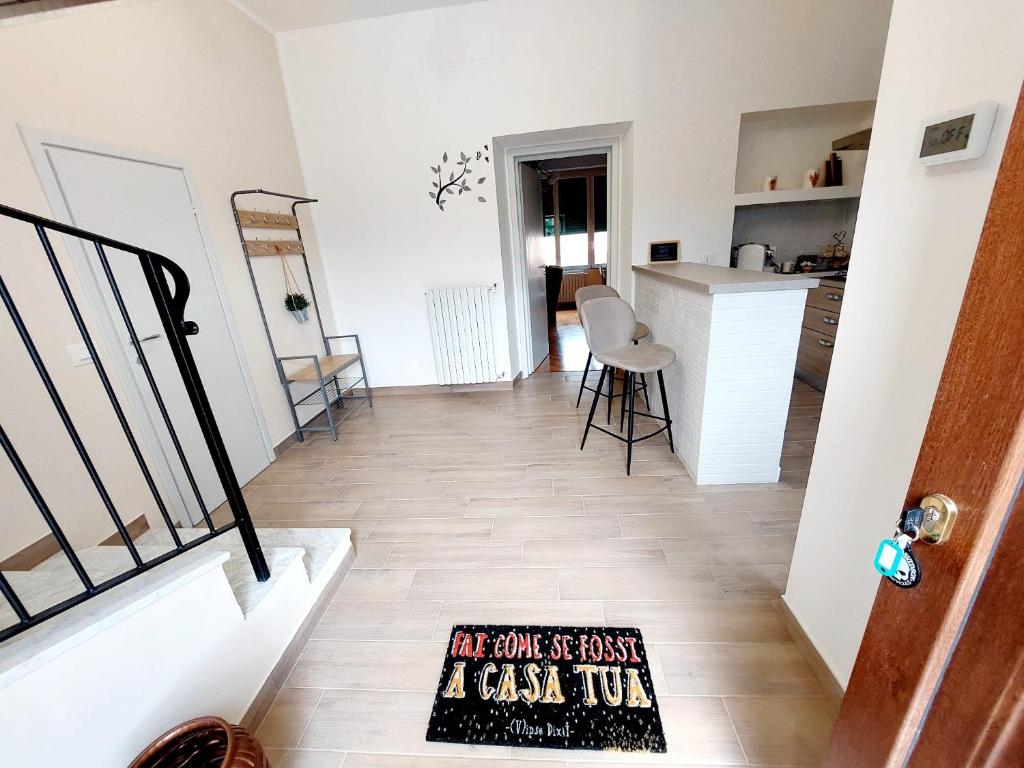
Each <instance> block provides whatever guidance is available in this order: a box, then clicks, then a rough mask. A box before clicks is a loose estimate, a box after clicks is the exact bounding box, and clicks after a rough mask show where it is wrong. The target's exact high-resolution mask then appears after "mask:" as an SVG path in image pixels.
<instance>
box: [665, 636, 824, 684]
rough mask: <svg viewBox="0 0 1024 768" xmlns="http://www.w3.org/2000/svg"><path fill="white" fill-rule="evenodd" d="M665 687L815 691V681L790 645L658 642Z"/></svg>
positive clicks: (792, 644)
mask: <svg viewBox="0 0 1024 768" xmlns="http://www.w3.org/2000/svg"><path fill="white" fill-rule="evenodd" d="M656 649H657V653H658V659H659V661H660V662H661V669H662V672H663V674H664V675H665V682H666V683H667V684H668V692H669V693H670V694H672V695H679V696H766V695H774V696H793V695H801V696H820V695H823V694H824V691H823V690H822V688H821V683H819V682H818V679H817V678H816V677H815V676H814V672H813V671H811V668H810V667H809V666H808V665H807V662H806V661H804V659H803V657H802V656H801V655H800V652H799V651H798V650H797V648H796V645H795V644H794V643H793V642H792V641H788V642H774V643H768V642H759V643H726V642H714V643H658V644H656Z"/></svg>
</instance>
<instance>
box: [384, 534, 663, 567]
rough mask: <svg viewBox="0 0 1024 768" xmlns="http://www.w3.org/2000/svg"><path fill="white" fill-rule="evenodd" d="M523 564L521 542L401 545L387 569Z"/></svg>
mask: <svg viewBox="0 0 1024 768" xmlns="http://www.w3.org/2000/svg"><path fill="white" fill-rule="evenodd" d="M659 552H660V548H659ZM522 562H523V545H522V543H520V542H518V541H431V542H418V541H416V542H414V541H400V542H398V543H397V544H395V546H394V548H393V549H392V550H391V554H390V555H389V556H388V561H387V565H388V567H389V568H517V567H519V566H520V565H522Z"/></svg>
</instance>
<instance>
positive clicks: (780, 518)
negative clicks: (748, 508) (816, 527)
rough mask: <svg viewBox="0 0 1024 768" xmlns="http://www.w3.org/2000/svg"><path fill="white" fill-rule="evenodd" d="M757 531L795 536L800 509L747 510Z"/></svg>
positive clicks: (798, 523) (798, 524)
mask: <svg viewBox="0 0 1024 768" xmlns="http://www.w3.org/2000/svg"><path fill="white" fill-rule="evenodd" d="M747 516H748V517H749V518H750V519H751V520H753V521H754V525H755V526H756V527H757V530H758V532H759V533H765V534H780V535H786V534H788V535H792V536H795V535H796V532H797V528H798V527H799V526H800V511H799V510H796V511H792V510H782V511H772V512H747Z"/></svg>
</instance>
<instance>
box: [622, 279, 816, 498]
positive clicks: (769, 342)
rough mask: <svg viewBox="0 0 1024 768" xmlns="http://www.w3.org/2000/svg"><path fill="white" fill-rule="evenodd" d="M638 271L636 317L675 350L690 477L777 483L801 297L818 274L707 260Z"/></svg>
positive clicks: (672, 400) (679, 420)
mask: <svg viewBox="0 0 1024 768" xmlns="http://www.w3.org/2000/svg"><path fill="white" fill-rule="evenodd" d="M633 272H634V275H635V294H636V295H635V302H634V306H635V309H636V315H637V319H638V320H642V321H643V322H645V323H647V324H648V325H649V326H650V327H651V338H650V341H652V342H655V343H658V344H665V345H666V346H669V347H671V348H672V349H673V350H675V353H676V361H675V363H673V364H672V366H671V367H670V368H668V369H667V370H666V371H665V389H666V391H667V395H668V403H669V408H670V409H671V412H672V419H673V422H674V423H673V428H672V435H673V438H674V440H675V446H676V453H677V455H678V456H679V458H680V460H681V461H682V462H683V464H685V465H686V468H687V470H688V471H689V473H690V475H691V476H692V477H693V479H694V480H695V481H696V482H697V483H698V484H699V485H713V484H720V483H768V482H775V481H777V480H778V479H779V461H780V459H781V457H782V441H783V438H784V435H785V431H786V418H787V415H788V412H789V400H790V394H791V392H792V389H793V372H794V370H795V368H796V353H797V346H798V344H799V341H800V327H801V324H802V322H803V315H804V303H805V301H806V299H807V290H808V289H809V288H814V287H815V286H817V284H818V281H817V280H816V279H809V278H804V277H789V276H786V277H783V276H781V275H774V274H768V273H761V272H750V271H746V270H738V269H729V268H726V267H716V266H711V265H706V264H671V265H658V266H654V265H637V266H634V267H633ZM648 383H649V384H650V385H651V387H652V389H657V381H656V379H655V377H653V376H650V377H648ZM656 397H657V398H660V395H656V393H654V392H652V393H651V403H652V405H653V404H654V403H656V402H658V400H656Z"/></svg>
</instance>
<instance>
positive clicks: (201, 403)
mask: <svg viewBox="0 0 1024 768" xmlns="http://www.w3.org/2000/svg"><path fill="white" fill-rule="evenodd" d="M0 217H4V218H7V219H13V220H17V221H21V222H25V223H26V224H29V225H31V226H32V227H34V228H35V232H36V235H37V237H38V238H39V242H40V244H41V245H42V249H43V252H44V253H45V254H46V258H47V260H48V261H49V264H50V267H51V269H52V270H53V274H54V277H55V278H56V280H57V284H58V286H59V287H60V290H61V293H62V295H63V297H64V300H65V302H66V303H67V306H68V310H69V311H70V313H71V316H72V318H73V319H74V322H75V325H76V327H77V328H78V332H79V334H80V335H81V337H82V341H83V342H84V343H85V346H86V348H87V350H88V351H89V354H90V356H91V357H92V361H93V363H94V365H95V369H96V375H97V376H98V377H99V380H100V384H101V385H102V387H103V390H104V392H105V393H106V395H107V398H108V399H109V400H110V405H111V408H112V409H113V412H114V416H115V418H116V419H117V422H118V424H119V425H120V428H121V431H122V432H123V433H124V436H125V439H126V440H127V442H128V446H129V448H130V449H131V452H132V455H133V456H134V458H135V462H136V463H137V464H138V468H139V471H140V472H141V473H142V476H143V478H144V479H145V482H146V485H147V487H148V488H149V491H150V493H151V494H152V496H153V500H154V502H155V504H156V507H157V509H158V511H159V513H160V516H161V518H162V519H163V521H164V524H165V525H166V527H167V530H168V532H169V533H170V536H171V540H172V541H173V547H172V549H171V550H170V551H168V552H166V553H164V554H161V555H159V556H157V557H154V558H152V559H150V560H143V559H142V557H141V556H140V555H139V552H138V549H137V547H136V546H135V543H134V542H133V541H132V538H131V536H130V535H129V533H128V530H127V528H126V526H125V523H124V520H123V519H122V517H121V515H120V514H119V513H118V511H117V508H116V506H115V505H114V502H113V499H112V498H111V496H110V494H109V492H108V491H107V488H106V486H105V484H104V482H103V479H102V477H100V473H99V471H98V469H97V467H96V465H95V464H94V463H93V460H92V459H91V458H90V456H89V452H88V451H87V450H86V447H85V443H84V442H83V440H82V437H81V435H80V434H79V432H78V429H77V428H76V426H75V423H74V421H73V420H72V418H71V415H70V413H69V412H68V409H67V407H66V405H65V403H64V400H63V399H62V398H61V395H60V392H59V391H58V389H57V386H56V384H55V383H54V381H53V379H52V377H51V376H50V373H49V371H48V370H47V367H46V364H45V362H44V361H43V358H42V356H41V355H40V353H39V349H38V348H37V347H36V344H35V342H34V341H33V340H32V335H31V333H30V332H29V329H28V328H27V326H26V324H25V321H24V319H23V317H22V315H21V313H20V312H19V311H18V308H17V306H16V305H15V302H14V298H13V296H12V295H11V292H10V291H9V290H8V286H7V284H6V282H4V279H3V276H2V275H0V299H2V301H3V304H4V306H5V307H6V309H7V313H8V315H10V318H11V322H12V324H13V326H14V328H15V330H16V331H17V332H18V335H19V336H20V338H21V341H22V343H23V345H24V348H25V351H26V353H27V354H28V357H29V358H30V359H31V361H32V364H33V365H34V366H35V369H36V372H37V373H38V374H39V378H40V380H41V382H42V384H43V387H44V388H45V390H46V393H47V395H48V396H49V399H50V402H51V403H52V405H53V407H54V409H55V411H56V413H57V415H58V417H59V419H60V421H61V423H62V424H63V426H64V429H65V431H66V432H67V435H68V438H69V439H70V441H71V443H72V445H73V446H74V448H75V450H76V452H77V453H78V456H79V458H80V460H81V462H82V465H83V466H84V468H85V471H86V473H87V474H88V476H89V479H90V481H91V483H92V486H93V488H94V489H95V491H96V493H97V494H98V495H99V498H100V500H101V502H102V504H103V507H104V508H105V509H106V511H107V513H108V514H109V515H110V519H111V521H112V522H113V524H114V528H115V529H116V531H117V536H118V537H119V538H120V540H121V542H122V543H123V544H124V546H125V548H126V549H127V551H128V553H129V555H130V556H131V559H132V562H133V564H134V565H133V567H131V568H130V569H129V570H127V571H125V572H123V573H120V574H118V575H117V576H114V577H112V578H109V579H107V580H105V581H102V582H99V583H96V582H95V581H94V580H93V579H92V578H91V577H90V576H89V573H88V572H87V570H86V568H85V567H84V566H83V564H82V561H81V559H80V557H79V555H78V554H77V553H76V552H75V549H74V547H73V546H72V544H71V543H70V542H69V540H68V537H67V536H66V535H65V533H64V531H63V529H62V528H61V526H60V524H59V522H58V521H57V518H56V517H55V515H54V514H53V512H52V511H51V509H50V507H49V506H48V505H47V503H46V500H45V498H44V497H43V494H42V493H41V492H40V490H39V487H38V486H37V485H36V483H35V481H34V480H33V479H32V475H31V474H30V472H29V469H28V467H26V465H25V463H24V462H23V461H22V459H21V456H20V455H19V454H18V451H17V449H16V448H15V446H14V444H13V443H12V442H11V439H10V437H9V436H8V434H7V432H6V430H5V429H4V428H3V425H0V445H2V447H3V450H4V453H5V454H6V455H7V458H8V460H9V461H10V463H11V466H12V467H13V469H14V472H15V474H16V475H17V476H18V478H19V479H20V480H21V483H22V484H23V485H24V487H25V490H26V492H27V493H28V496H29V497H30V498H31V500H32V502H33V504H34V505H35V507H36V509H37V510H38V511H39V514H40V515H41V516H42V519H43V521H44V522H45V523H46V526H47V527H48V528H49V530H50V533H51V534H52V535H53V538H54V540H55V542H56V543H57V545H58V546H59V547H60V550H61V552H63V554H64V556H65V557H66V558H67V560H68V562H69V564H70V565H71V567H72V569H73V570H74V572H75V574H76V575H77V577H78V579H79V580H80V581H81V583H82V591H81V592H80V593H77V594H75V595H74V596H72V597H70V598H68V599H65V600H62V601H60V602H57V603H55V604H53V605H50V606H46V607H43V608H36V609H35V610H29V608H28V607H27V606H26V604H25V601H24V600H22V598H21V597H19V596H18V594H17V591H16V590H15V589H14V586H13V585H12V584H11V582H10V580H9V579H7V578H6V577H5V576H4V574H3V573H0V595H2V596H3V598H4V599H5V600H6V601H7V602H8V603H9V604H10V606H11V609H12V610H13V611H14V614H15V616H16V617H17V623H15V624H13V625H11V626H6V627H0V642H2V641H3V640H6V639H7V638H9V637H12V636H14V635H16V634H18V633H19V632H23V631H25V630H26V629H28V628H30V627H33V626H35V625H37V624H40V623H41V622H43V621H46V620H47V619H49V618H52V617H53V616H56V615H57V614H59V613H62V612H63V611H66V610H68V609H69V608H72V607H73V606H75V605H78V604H79V603H82V602H84V601H86V600H89V599H90V598H92V597H95V596H96V595H98V594H100V593H102V592H105V591H107V590H109V589H111V588H112V587H116V586H117V585H119V584H122V583H124V582H125V581H127V580H129V579H131V578H133V577H135V576H137V575H139V574H140V573H143V572H144V571H148V570H150V569H152V568H154V567H156V566H157V565H160V564H161V563H164V562H166V561H167V560H170V559H171V558H173V557H175V556H177V555H180V554H181V553H182V552H184V551H186V550H189V549H192V548H194V547H197V546H199V545H201V544H203V543H205V542H207V541H209V540H210V539H212V538H214V537H215V536H219V535H221V534H223V533H226V532H227V531H230V530H233V529H235V528H237V529H238V532H239V536H240V537H241V539H242V542H243V544H244V545H245V550H246V553H247V554H248V556H249V560H250V562H251V563H252V568H253V572H254V573H255V575H256V578H257V579H258V580H259V581H266V580H267V579H268V578H270V570H269V568H268V567H267V563H266V559H265V558H264V556H263V551H262V550H261V549H260V544H259V540H258V539H257V537H256V530H255V528H254V527H253V524H252V519H251V518H250V516H249V511H248V509H247V507H246V504H245V499H244V498H243V496H242V491H241V488H240V487H239V485H238V480H237V479H236V477H235V473H234V471H233V470H232V468H231V461H230V459H229V458H228V453H227V449H226V448H225V446H224V440H223V438H222V437H221V434H220V430H219V429H218V428H217V422H216V419H215V418H214V415H213V409H212V408H211V406H210V401H209V399H208V397H207V395H206V390H205V389H204V388H203V382H202V379H201V377H200V375H199V369H198V368H197V366H196V362H195V359H194V358H193V356H192V352H191V350H190V348H189V344H188V338H187V337H188V336H193V335H195V334H197V333H198V332H199V327H198V326H197V325H196V324H195V323H194V322H191V321H189V320H186V319H185V306H186V303H187V302H188V297H189V281H188V277H187V276H186V274H185V272H184V270H182V269H181V267H179V266H178V265H177V264H175V263H174V262H173V261H171V260H170V259H168V258H166V257H164V256H161V255H160V254H157V253H153V252H151V251H147V250H145V249H142V248H137V247H135V246H132V245H128V244H126V243H121V242H118V241H117V240H113V239H111V238H108V237H104V236H102V235H98V234H95V233H93V232H87V231H85V230H82V229H78V228H76V227H71V226H68V225H66V224H61V223H59V222H56V221H51V220H49V219H44V218H42V217H40V216H36V215H34V214H31V213H26V212H24V211H19V210H17V209H15V208H10V207H8V206H5V205H0ZM50 232H56V233H59V234H62V235H69V236H71V237H76V238H79V239H81V240H83V241H88V242H90V243H92V245H93V246H94V248H95V250H96V256H97V258H98V260H99V264H100V266H101V267H102V272H103V275H104V276H105V277H106V281H107V284H108V285H109V287H110V290H111V292H112V295H113V297H114V301H115V303H116V305H117V308H118V312H119V314H120V315H121V319H122V320H123V321H124V324H125V328H126V329H127V331H128V336H129V338H130V340H131V343H132V345H133V347H134V350H135V352H136V353H137V354H138V360H139V364H140V366H141V367H142V370H143V373H144V375H145V378H146V381H147V382H148V384H149V387H150V389H151V390H152V394H153V398H154V401H155V402H156V405H157V408H158V410H159V411H160V415H161V418H162V420H163V423H164V426H165V427H166V429H167V433H168V435H169V436H170V439H171V442H172V444H173V446H174V449H175V453H176V454H177V457H178V460H179V461H180V462H181V466H182V467H183V469H184V472H185V475H186V477H187V479H188V483H189V486H190V488H191V491H192V493H193V494H194V495H195V497H196V500H197V502H198V504H199V508H200V510H201V511H202V515H203V522H204V523H205V525H206V528H207V529H208V531H207V533H205V534H204V535H202V536H200V537H198V538H196V539H193V540H190V541H183V540H182V538H181V536H180V534H179V532H178V530H177V528H176V527H175V524H174V521H173V520H172V518H171V514H170V512H169V511H168V509H167V505H166V503H165V501H164V499H163V497H162V496H161V493H160V491H159V488H158V487H157V483H156V480H155V479H154V477H153V473H152V472H151V471H150V469H149V467H148V466H147V464H146V460H145V457H144V455H143V452H142V449H141V448H140V446H139V443H138V440H137V439H136V437H135V435H134V434H133V433H132V429H131V426H130V424H129V420H128V417H127V416H126V414H125V411H124V409H123V408H122V406H121V403H120V402H119V401H118V398H117V395H116V394H115V390H114V386H113V384H112V382H111V379H110V376H109V374H108V373H107V370H106V368H105V367H104V365H103V361H102V360H101V359H100V355H99V353H98V350H97V349H96V346H95V344H94V342H93V339H92V336H91V334H90V333H89V330H88V328H87V326H86V323H85V320H84V319H83V316H82V313H81V311H80V309H79V306H78V303H77V301H76V299H75V297H74V294H73V293H72V291H71V288H70V285H69V284H68V280H67V278H66V276H65V274H64V270H63V268H62V267H61V265H60V262H59V261H58V259H57V256H56V254H55V253H54V249H53V245H52V243H51V242H50V236H49V233H50ZM108 248H112V249H116V250H118V251H121V252H124V253H127V254H131V255H133V256H135V257H137V258H138V260H139V264H140V266H141V268H142V272H143V275H144V276H145V279H146V284H147V286H148V287H149V292H150V294H151V296H152V299H153V302H154V305H155V307H156V311H157V314H158V315H159V317H160V320H161V323H162V325H163V329H164V332H165V333H166V336H167V340H168V343H169V345H170V349H171V353H172V355H173V357H174V361H175V363H176V365H177V369H178V372H179V373H180V375H181V381H182V384H183V385H184V388H185V391H186V393H187V394H188V398H189V401H190V403H191V405H192V409H193V411H194V412H195V416H196V419H197V420H198V423H199V428H200V431H201V432H202V434H203V438H204V440H205V443H206V447H207V449H208V451H209V454H210V458H211V460H212V462H213V465H214V468H215V469H216V472H217V476H218V478H219V480H220V483H221V486H222V487H223V489H224V493H225V495H226V497H227V504H228V507H229V509H230V510H231V513H232V518H233V519H232V520H231V521H230V522H228V523H225V524H222V525H218V524H217V523H215V521H214V520H213V518H212V517H211V515H210V512H209V510H208V509H207V507H206V504H205V503H204V501H203V498H202V494H201V493H200V490H199V486H198V484H197V482H196V479H195V475H194V473H193V472H192V469H191V467H190V466H189V462H188V459H187V458H186V456H185V451H184V449H183V448H182V445H181V442H180V440H179V438H178V435H177V432H176V430H175V428H174V424H173V423H172V421H171V416H170V414H169V412H168V410H167V406H166V404H165V402H164V398H163V397H162V396H161V394H160V388H159V386H158V385H157V381H156V378H155V376H154V374H153V370H152V368H151V366H150V364H149V362H148V361H147V359H146V354H145V352H144V351H143V348H142V344H141V343H140V342H139V337H138V334H137V332H136V330H135V325H134V323H133V322H132V319H131V317H130V316H129V313H128V308H127V305H126V303H125V301H124V296H123V295H122V293H121V290H120V288H119V287H118V285H117V281H116V280H115V279H114V272H113V270H112V269H111V266H110V261H109V258H108V256H107V250H106V249H108ZM168 275H170V278H171V280H172V281H173V284H174V285H173V291H172V288H171V285H170V283H168V279H167V277H168ZM12 354H13V351H12ZM2 525H3V521H2V519H0V534H2Z"/></svg>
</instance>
